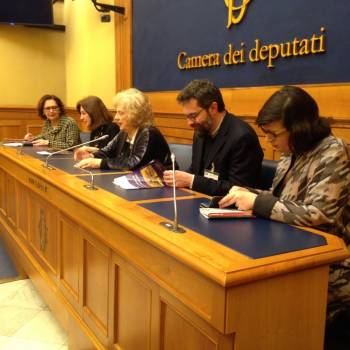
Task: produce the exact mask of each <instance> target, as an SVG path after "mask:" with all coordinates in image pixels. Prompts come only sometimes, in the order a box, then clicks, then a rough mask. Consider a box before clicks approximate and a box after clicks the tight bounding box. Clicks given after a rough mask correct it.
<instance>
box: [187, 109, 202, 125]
mask: <svg viewBox="0 0 350 350" xmlns="http://www.w3.org/2000/svg"><path fill="white" fill-rule="evenodd" d="M203 110H204V108H201V109H200V110H199V111H197V112H194V113H190V114H187V115H186V119H187V120H190V121H192V122H194V121H195V120H196V118H197V117H198V116H199V115H200V114H201V112H202V111H203Z"/></svg>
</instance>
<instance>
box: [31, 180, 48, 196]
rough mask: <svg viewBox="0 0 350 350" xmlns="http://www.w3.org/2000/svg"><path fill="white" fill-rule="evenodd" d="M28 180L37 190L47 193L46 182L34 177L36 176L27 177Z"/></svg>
mask: <svg viewBox="0 0 350 350" xmlns="http://www.w3.org/2000/svg"><path fill="white" fill-rule="evenodd" d="M28 182H29V183H30V184H31V185H33V186H34V187H36V188H37V189H38V190H40V191H42V192H45V193H47V185H46V183H44V182H42V181H40V180H38V179H36V178H33V177H29V178H28Z"/></svg>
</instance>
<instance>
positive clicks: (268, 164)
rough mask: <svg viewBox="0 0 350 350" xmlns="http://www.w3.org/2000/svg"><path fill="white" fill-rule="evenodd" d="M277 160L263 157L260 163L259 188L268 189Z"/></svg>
mask: <svg viewBox="0 0 350 350" xmlns="http://www.w3.org/2000/svg"><path fill="white" fill-rule="evenodd" d="M277 163H278V162H277V161H275V160H267V159H264V160H263V161H262V164H261V180H260V189H261V190H269V189H270V187H271V186H272V181H273V178H274V177H275V173H276V169H277Z"/></svg>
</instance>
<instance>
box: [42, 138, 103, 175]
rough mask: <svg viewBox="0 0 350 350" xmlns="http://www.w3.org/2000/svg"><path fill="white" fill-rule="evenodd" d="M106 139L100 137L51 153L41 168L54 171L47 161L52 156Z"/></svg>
mask: <svg viewBox="0 0 350 350" xmlns="http://www.w3.org/2000/svg"><path fill="white" fill-rule="evenodd" d="M107 137H108V135H102V136H101V137H99V138H97V139H94V140H90V141H86V142H83V143H80V144H79V145H75V146H71V147H67V148H64V149H60V150H59V151H56V152H53V153H51V154H49V155H48V156H47V157H46V160H45V163H43V164H42V166H44V167H45V168H47V169H50V170H54V169H55V168H54V167H52V166H50V165H49V159H50V158H51V157H52V156H53V155H55V154H59V153H62V152H65V151H69V150H71V149H74V148H77V147H81V146H84V145H88V144H89V143H93V142H96V141H100V140H104V139H106V138H107Z"/></svg>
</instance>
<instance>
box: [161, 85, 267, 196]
mask: <svg viewBox="0 0 350 350" xmlns="http://www.w3.org/2000/svg"><path fill="white" fill-rule="evenodd" d="M177 101H178V102H179V103H180V104H181V105H182V107H183V112H184V114H185V116H186V118H187V123H188V125H189V126H190V127H192V128H193V129H194V131H195V132H194V137H193V147H192V164H191V166H190V168H189V169H188V172H184V171H178V170H177V171H176V173H175V176H176V187H189V188H191V189H193V190H195V191H198V192H202V193H205V194H208V195H211V196H214V195H215V196H220V195H225V194H226V193H227V192H228V191H229V189H230V188H231V187H232V186H234V185H236V186H244V187H254V188H255V187H256V186H258V187H259V180H260V173H261V161H262V159H263V152H262V150H261V147H260V144H259V140H258V137H257V135H256V133H255V132H254V130H253V129H252V128H251V127H250V126H249V125H248V124H247V123H246V122H244V121H243V120H241V119H239V118H236V117H235V116H233V115H232V114H230V113H228V112H227V111H226V110H225V104H224V101H223V98H222V95H221V92H220V90H219V89H218V88H217V87H216V86H215V85H214V84H213V83H211V82H210V81H208V80H193V81H192V82H191V83H190V84H188V85H187V86H186V87H185V88H184V89H183V90H182V91H181V92H180V93H179V95H178V96H177ZM164 181H165V183H166V184H167V185H169V186H171V185H172V183H173V174H172V172H171V171H165V172H164Z"/></svg>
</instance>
